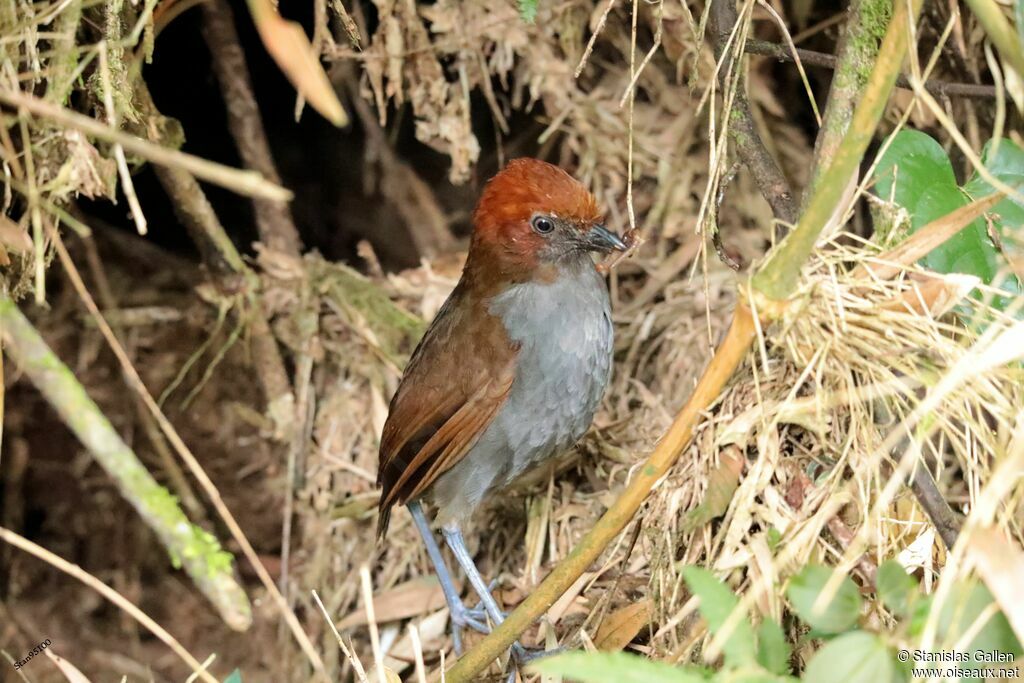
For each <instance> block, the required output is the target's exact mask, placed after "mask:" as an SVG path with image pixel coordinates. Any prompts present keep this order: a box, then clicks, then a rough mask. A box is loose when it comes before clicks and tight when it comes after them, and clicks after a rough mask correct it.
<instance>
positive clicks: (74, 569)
mask: <svg viewBox="0 0 1024 683" xmlns="http://www.w3.org/2000/svg"><path fill="white" fill-rule="evenodd" d="M0 539H3V540H4V541H6V542H7V543H10V544H11V545H13V546H14V547H15V548H20V549H21V550H24V551H25V552H27V553H29V554H30V555H34V556H35V557H38V558H39V559H40V560H42V561H43V562H46V563H47V564H49V565H51V566H53V567H55V568H56V569H59V570H60V571H62V572H64V573H65V574H68V575H69V576H71V577H73V578H76V579H78V580H79V581H81V582H82V583H84V584H85V585H86V586H89V587H90V588H92V589H93V590H95V591H96V592H97V593H99V594H100V595H102V596H103V597H104V598H106V599H107V600H109V601H110V602H112V603H114V604H115V605H116V606H117V607H119V608H121V609H122V610H124V611H125V612H127V613H128V615H129V616H130V617H131V618H133V619H135V621H137V622H139V623H140V624H142V626H143V627H144V628H145V629H146V630H148V631H149V632H150V633H152V634H153V635H154V636H156V637H157V638H158V639H160V641H162V642H163V643H164V644H165V645H167V647H169V648H170V649H171V651H172V652H174V654H176V655H178V657H180V658H181V660H182V661H183V662H185V663H186V664H187V665H188V666H189V668H190V669H192V671H193V673H194V674H196V675H198V676H199V677H200V678H202V679H203V680H204V681H206V682H207V683H218V681H217V679H216V678H214V677H213V675H211V674H210V672H208V671H206V668H205V667H204V666H203V665H202V664H201V663H200V662H199V661H198V660H197V659H196V658H195V657H193V656H192V655H191V654H189V651H188V650H186V649H185V648H184V646H182V644H181V643H179V642H178V640H177V638H175V637H174V636H172V635H171V634H170V633H168V632H167V630H166V629H164V627H163V626H161V625H160V624H158V623H156V622H155V621H153V620H152V619H150V618H149V615H147V614H146V613H145V612H143V611H142V610H141V609H139V608H138V607H136V606H135V605H134V604H133V603H132V602H131V601H129V600H128V598H126V597H124V596H123V595H121V594H120V593H118V592H117V591H116V590H114V589H113V588H111V587H110V586H108V585H107V584H105V583H103V582H102V581H100V580H99V579H97V578H96V577H95V576H93V575H92V574H90V573H89V572H87V571H85V570H84V569H82V568H81V567H79V566H78V565H77V564H72V563H71V562H68V561H67V560H65V559H64V558H62V557H59V556H58V555H54V554H53V553H51V552H50V551H49V550H47V549H46V548H43V547H42V546H39V545H36V544H35V543H33V542H32V541H30V540H28V539H27V538H25V537H23V536H20V535H19V534H16V533H14V532H13V531H11V530H10V529H5V528H4V527H0Z"/></svg>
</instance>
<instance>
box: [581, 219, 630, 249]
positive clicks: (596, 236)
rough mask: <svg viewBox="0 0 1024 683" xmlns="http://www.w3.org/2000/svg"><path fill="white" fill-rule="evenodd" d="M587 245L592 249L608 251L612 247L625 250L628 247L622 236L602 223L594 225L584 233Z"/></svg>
mask: <svg viewBox="0 0 1024 683" xmlns="http://www.w3.org/2000/svg"><path fill="white" fill-rule="evenodd" d="M586 240H587V246H588V247H589V248H590V249H593V250H594V251H600V252H603V253H606V254H607V253H608V252H610V251H611V250H612V249H615V250H617V251H626V249H627V248H628V247H627V246H626V243H625V242H623V241H622V238H621V237H619V236H618V235H616V234H615V233H614V232H612V231H611V230H609V229H608V228H606V227H604V226H603V225H595V226H594V227H592V228H591V229H590V230H588V231H587V234H586Z"/></svg>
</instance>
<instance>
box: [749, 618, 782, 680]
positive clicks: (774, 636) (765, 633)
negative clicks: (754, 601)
mask: <svg viewBox="0 0 1024 683" xmlns="http://www.w3.org/2000/svg"><path fill="white" fill-rule="evenodd" d="M789 655H790V648H789V643H788V642H786V634H785V633H784V632H783V630H782V627H781V626H779V625H778V624H776V623H775V622H774V621H771V620H770V619H765V620H764V621H762V622H761V625H760V626H759V627H758V628H757V661H758V663H759V664H760V665H761V666H763V667H764V668H765V669H767V670H768V671H771V672H772V673H774V674H780V675H781V674H787V673H789Z"/></svg>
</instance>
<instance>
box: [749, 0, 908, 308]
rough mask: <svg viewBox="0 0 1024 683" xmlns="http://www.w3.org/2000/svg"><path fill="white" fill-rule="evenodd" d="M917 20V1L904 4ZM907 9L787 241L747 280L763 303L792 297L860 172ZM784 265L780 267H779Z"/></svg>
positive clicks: (902, 50) (903, 38) (900, 6)
mask: <svg viewBox="0 0 1024 683" xmlns="http://www.w3.org/2000/svg"><path fill="white" fill-rule="evenodd" d="M909 2H910V4H911V9H912V10H913V13H914V18H915V21H916V16H917V12H918V11H919V10H920V6H921V0H909ZM907 13H908V10H907V6H906V4H904V3H902V2H900V3H897V6H896V11H895V14H894V16H893V18H892V21H890V22H889V28H888V30H887V31H886V33H885V38H884V40H883V41H882V45H881V48H880V49H879V50H878V56H877V58H876V60H875V66H874V68H873V69H872V70H871V76H870V78H869V80H868V84H867V86H866V87H865V88H864V90H863V95H862V97H861V98H860V100H859V101H858V102H857V108H856V109H855V110H854V113H853V118H852V119H851V121H850V126H849V130H848V131H847V133H846V135H845V136H844V138H843V141H842V143H841V144H840V145H839V147H838V149H837V150H836V153H835V155H834V156H833V158H832V160H831V163H830V164H829V165H828V168H827V169H825V170H824V171H823V174H822V176H821V180H820V181H819V183H818V186H817V188H816V189H815V191H814V193H813V194H812V195H811V197H810V198H809V199H808V201H807V205H806V207H805V209H804V212H803V215H802V216H801V217H800V221H799V223H798V224H797V226H796V228H794V230H793V232H791V233H790V234H789V235H788V236H787V237H786V239H785V240H784V241H783V242H782V243H781V244H779V246H778V247H777V248H776V249H774V250H772V253H771V255H770V256H769V257H768V260H767V261H766V262H765V264H764V266H762V268H761V270H760V271H759V272H758V273H757V274H755V275H754V277H753V278H752V279H751V284H752V285H753V287H754V289H755V290H756V291H757V292H758V293H759V294H762V295H764V296H765V297H766V298H767V300H766V301H764V302H763V305H764V306H771V305H772V302H782V301H785V300H786V298H787V297H788V296H789V295H790V294H791V293H792V292H793V290H794V289H795V287H796V283H797V279H798V278H799V276H800V269H799V267H794V264H802V263H803V262H804V261H806V260H807V257H808V256H809V255H810V253H811V250H812V249H813V248H814V244H815V242H816V241H817V239H818V236H819V235H820V234H821V231H822V230H824V229H825V226H826V225H827V224H828V221H829V220H830V219H831V218H832V215H833V213H834V212H835V210H836V207H837V206H838V205H839V202H840V200H841V199H842V197H843V194H844V193H845V192H846V191H847V186H848V181H849V179H850V177H851V175H852V174H853V173H854V172H855V171H856V169H857V168H858V167H859V165H860V162H861V160H862V159H863V158H864V152H865V151H866V150H867V148H868V144H870V142H871V140H872V139H873V137H874V134H875V129H876V128H877V127H878V122H879V120H881V118H882V112H883V111H884V109H885V105H886V103H887V102H888V101H889V95H890V93H891V92H892V89H893V87H894V86H895V84H896V76H897V75H898V73H899V67H900V65H901V63H902V61H903V57H904V55H905V54H906V52H907V43H908V42H909V39H908V26H909V23H910V17H908V15H907ZM784 264H785V265H784Z"/></svg>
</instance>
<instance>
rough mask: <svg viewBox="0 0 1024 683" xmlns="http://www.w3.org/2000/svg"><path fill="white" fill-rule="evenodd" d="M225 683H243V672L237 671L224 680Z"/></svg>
mask: <svg viewBox="0 0 1024 683" xmlns="http://www.w3.org/2000/svg"><path fill="white" fill-rule="evenodd" d="M224 683H242V672H241V671H239V670H238V669H235V670H234V671H232V672H231V673H230V674H228V677H227V678H225V679H224Z"/></svg>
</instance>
